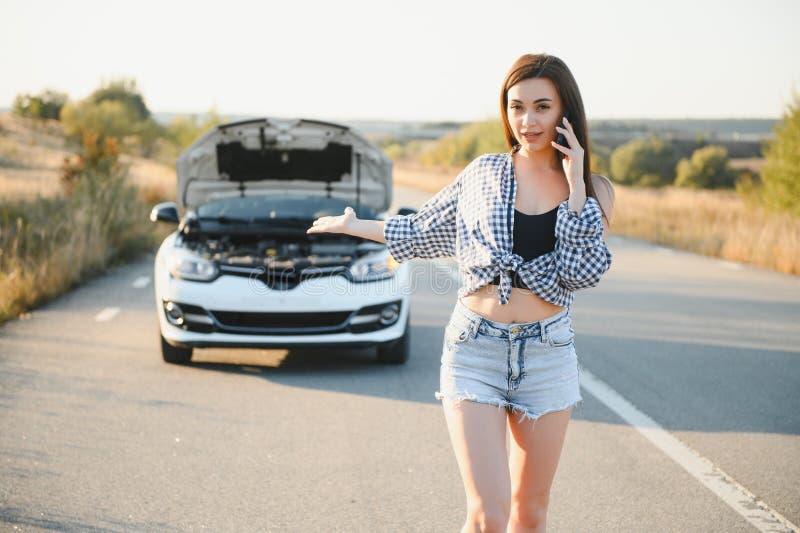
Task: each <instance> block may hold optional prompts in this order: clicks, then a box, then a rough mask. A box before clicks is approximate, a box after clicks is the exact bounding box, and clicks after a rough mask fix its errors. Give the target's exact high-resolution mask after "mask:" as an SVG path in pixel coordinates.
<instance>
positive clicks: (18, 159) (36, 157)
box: [0, 80, 222, 323]
mask: <svg viewBox="0 0 800 533" xmlns="http://www.w3.org/2000/svg"><path fill="white" fill-rule="evenodd" d="M221 121H222V119H221V118H220V117H219V116H217V114H216V113H215V112H213V111H211V112H209V113H207V114H206V115H205V116H196V115H192V116H186V117H177V118H176V119H174V120H173V121H172V122H171V123H170V124H169V125H167V126H163V125H161V124H159V123H157V122H156V121H155V120H154V119H153V117H152V114H151V112H150V110H149V109H148V107H147V104H146V102H145V99H144V97H143V96H142V95H141V93H140V92H139V91H138V89H137V88H136V83H135V82H134V81H133V80H114V81H111V82H110V83H107V84H104V85H102V86H100V87H98V88H97V89H96V90H95V91H93V92H92V93H91V94H90V95H89V96H87V97H86V98H84V99H82V100H78V101H70V100H69V99H68V98H67V95H65V94H63V93H60V92H58V91H54V90H47V91H44V92H42V93H41V94H37V95H33V94H20V95H18V96H17V97H16V98H15V100H14V105H13V114H9V115H2V116H0V187H1V188H2V190H3V194H2V195H1V196H0V323H2V322H4V321H6V320H9V319H12V318H15V317H17V316H22V317H23V318H24V317H25V316H27V314H26V313H27V312H28V311H29V310H31V309H33V308H35V307H36V306H38V305H41V304H42V303H44V302H46V301H47V300H49V299H51V298H53V297H55V296H58V295H59V294H61V293H63V292H65V291H66V290H68V289H70V288H71V287H74V286H75V285H78V284H80V283H81V282H83V281H84V280H86V279H88V278H90V277H92V276H94V275H96V274H98V273H100V272H102V271H103V270H105V269H107V268H108V267H110V266H113V265H116V264H121V263H124V262H126V261H129V260H131V259H133V258H135V257H137V256H138V255H140V254H141V253H143V252H146V251H150V250H153V249H154V248H155V247H156V246H157V245H158V243H160V242H161V240H163V238H164V237H165V236H166V234H167V233H168V232H169V231H171V230H172V228H169V227H166V226H164V225H156V224H153V223H152V222H150V220H149V217H148V215H149V212H150V209H151V207H152V205H153V204H154V203H156V202H159V201H166V200H174V194H175V174H174V159H175V157H176V156H177V155H178V154H179V153H180V151H181V150H182V149H183V148H184V147H186V146H188V145H189V144H191V143H192V142H193V141H194V140H195V139H196V138H197V137H198V136H199V135H201V134H202V133H203V132H204V131H206V130H207V129H208V128H209V127H211V126H213V125H214V124H217V123H220V122H221Z"/></svg>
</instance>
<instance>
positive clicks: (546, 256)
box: [308, 54, 614, 533]
mask: <svg viewBox="0 0 800 533" xmlns="http://www.w3.org/2000/svg"><path fill="white" fill-rule="evenodd" d="M500 111H501V116H502V120H503V124H504V127H505V136H506V140H507V142H508V146H509V148H510V151H509V152H508V153H504V154H485V155H482V156H480V157H478V158H477V159H476V160H474V161H472V162H471V163H470V164H469V165H468V166H467V167H466V168H465V169H464V170H463V171H462V172H461V173H459V175H458V176H457V178H456V180H455V181H454V182H453V183H451V184H449V185H448V186H446V187H445V188H443V189H442V190H441V191H439V192H438V193H437V194H436V195H435V196H433V197H432V198H431V199H430V200H428V201H427V202H426V203H425V204H424V205H423V206H422V207H421V208H420V210H419V211H418V212H417V213H414V214H412V215H395V216H392V217H390V218H388V219H387V220H386V221H385V222H384V221H379V220H358V219H357V218H356V217H355V213H354V212H353V210H352V209H351V208H349V207H348V208H346V209H345V212H344V214H343V215H340V216H335V217H322V218H320V219H317V220H315V221H314V223H313V225H312V227H311V228H309V229H308V233H318V232H335V233H347V234H351V235H357V236H361V237H364V238H368V239H371V240H374V241H378V242H385V243H386V245H387V247H388V249H389V251H390V253H391V254H392V256H393V257H394V258H395V259H396V260H397V261H400V262H402V261H407V260H409V259H411V258H414V257H420V258H432V257H443V256H455V257H456V258H457V260H458V263H459V270H460V272H461V276H462V280H463V284H462V286H461V287H460V288H459V291H458V296H459V298H458V300H457V303H456V306H455V309H454V310H453V313H452V315H451V316H450V320H449V322H448V324H447V327H446V328H445V333H444V345H443V351H442V357H441V368H440V390H439V391H436V393H435V396H436V398H437V399H440V400H442V405H443V408H444V414H445V419H446V422H447V427H448V431H449V433H450V439H451V443H452V445H453V450H454V451H455V454H456V460H457V463H458V466H459V470H460V472H461V476H462V479H463V482H464V489H465V491H466V496H467V519H466V523H465V524H464V526H463V528H462V530H461V531H462V533H466V532H471V531H506V530H507V531H509V532H516V531H545V530H546V518H547V508H548V503H549V496H550V487H551V485H552V482H553V478H554V476H555V471H556V467H557V466H558V461H559V457H560V455H561V449H562V445H563V442H564V437H565V434H566V429H567V424H568V422H569V419H570V416H571V413H572V409H573V407H574V406H575V405H577V404H579V403H580V402H582V401H583V398H582V397H581V395H580V386H579V365H578V358H577V354H576V352H575V346H574V342H573V337H574V331H573V329H572V316H571V314H570V310H569V309H570V305H571V303H572V301H573V293H574V291H576V290H578V289H582V288H587V287H593V286H595V285H597V283H598V282H599V281H600V277H601V276H602V275H603V274H604V273H605V272H606V271H607V270H608V269H609V268H610V266H611V253H610V252H609V251H608V249H607V248H606V245H605V241H604V240H603V235H604V233H606V232H607V231H608V224H609V221H610V219H611V214H612V209H613V203H614V189H613V187H612V185H611V182H610V181H609V180H608V179H607V178H605V177H603V176H599V175H596V174H592V173H591V171H590V168H589V153H590V152H589V139H588V129H587V124H586V115H585V113H584V108H583V102H582V99H581V96H580V92H579V91H578V86H577V83H576V82H575V79H574V78H573V76H572V74H571V72H570V71H569V69H568V68H567V66H566V65H565V64H564V62H563V61H561V60H560V59H559V58H557V57H554V56H550V55H547V54H539V55H532V54H526V55H524V56H522V57H520V58H519V59H518V60H517V61H516V62H515V63H514V64H513V65H512V66H511V69H510V70H509V72H508V74H507V75H506V77H505V80H504V81H503V86H502V90H501V96H500ZM557 140H558V141H559V142H557ZM463 400H467V401H463ZM515 412H516V413H519V415H520V416H519V417H518V418H516V417H514V416H512V414H513V413H515ZM526 419H530V420H531V421H532V422H531V423H526ZM506 423H508V427H509V429H510V432H511V435H512V442H511V445H510V456H507V455H506V431H507V430H506ZM506 528H507V529H506Z"/></svg>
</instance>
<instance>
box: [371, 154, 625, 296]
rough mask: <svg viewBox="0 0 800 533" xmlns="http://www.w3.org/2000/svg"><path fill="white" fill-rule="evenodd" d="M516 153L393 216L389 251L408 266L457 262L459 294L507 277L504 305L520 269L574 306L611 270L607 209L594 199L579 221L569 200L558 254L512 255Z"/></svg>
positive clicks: (560, 219)
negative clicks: (439, 260) (578, 292)
mask: <svg viewBox="0 0 800 533" xmlns="http://www.w3.org/2000/svg"><path fill="white" fill-rule="evenodd" d="M512 153H513V151H512V152H508V153H503V154H486V155H482V156H480V157H478V158H477V159H475V160H474V161H472V162H471V163H470V164H469V165H467V167H466V168H465V169H464V170H462V171H461V172H460V173H459V174H458V176H457V177H456V179H455V181H453V183H450V184H449V185H447V186H446V187H445V188H443V189H442V190H441V191H439V192H438V193H436V194H435V195H434V196H433V197H432V198H430V199H429V200H428V201H427V202H425V204H424V205H423V206H422V207H421V208H420V209H419V211H418V212H416V213H413V214H410V215H394V216H391V217H389V218H387V219H386V221H385V225H384V232H383V235H384V238H385V239H386V246H387V248H388V249H389V252H390V253H391V254H392V257H394V258H395V259H396V260H397V261H398V262H401V263H402V262H405V261H408V260H410V259H413V258H415V257H418V258H425V259H428V258H435V257H455V258H456V259H457V261H458V265H459V267H458V268H459V272H460V274H461V279H462V285H461V287H460V288H459V290H458V296H459V297H461V296H466V295H467V294H469V293H471V292H474V291H476V290H477V289H479V288H481V287H483V286H484V285H487V284H488V283H490V282H491V281H492V280H493V279H494V278H495V276H497V275H500V286H499V291H498V294H499V299H500V303H501V304H502V305H505V304H506V303H508V299H509V297H510V296H511V287H512V281H511V276H512V275H513V274H514V271H516V272H517V274H518V275H519V277H520V278H521V279H522V281H523V282H524V283H525V285H527V286H528V288H529V289H530V290H531V291H532V292H534V293H535V294H537V295H538V296H540V297H541V298H542V299H543V300H545V301H548V302H550V303H553V304H556V305H561V306H564V307H569V306H570V305H571V304H572V301H573V299H574V296H573V292H574V291H576V290H578V289H584V288H587V287H594V286H595V285H597V284H598V283H599V282H600V277H601V276H602V275H603V274H604V273H605V272H606V271H607V270H608V269H609V268H610V267H611V253H610V252H609V251H608V248H606V244H605V241H604V240H603V222H602V219H601V215H602V212H601V211H600V204H599V203H598V202H597V200H596V199H594V198H592V197H587V198H586V203H585V204H584V207H583V211H582V212H581V213H580V214H579V216H575V215H574V214H570V212H569V208H568V203H569V201H568V200H565V201H564V202H562V203H561V204H560V205H559V206H558V211H557V214H556V229H555V237H556V244H555V249H554V250H553V251H551V252H547V253H545V254H543V255H540V256H539V257H535V258H533V259H530V260H528V261H525V260H524V259H523V258H522V257H521V256H520V255H519V254H515V253H513V252H512V248H513V244H514V240H513V231H514V198H515V196H516V186H517V182H516V179H514V165H513V159H512V157H511V154H512Z"/></svg>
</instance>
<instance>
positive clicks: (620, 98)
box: [0, 0, 800, 121]
mask: <svg viewBox="0 0 800 533" xmlns="http://www.w3.org/2000/svg"><path fill="white" fill-rule="evenodd" d="M799 22H800V2H799V1H797V0H761V1H758V2H756V1H740V0H726V1H717V0H713V1H712V0H708V1H705V0H693V1H685V0H670V1H668V2H664V1H654V2H642V1H627V0H624V1H623V0H605V1H582V0H571V1H569V2H540V1H530V0H529V1H527V2H518V1H513V0H508V1H506V2H502V3H495V2H491V3H490V2H472V1H458V2H454V1H449V0H441V1H439V0H425V1H418V0H404V1H403V2H396V1H395V2H382V1H380V0H372V1H369V2H355V1H347V0H336V1H319V2H318V1H313V0H304V1H297V2H292V1H288V0H281V1H260V2H255V1H253V2H245V1H240V0H226V1H224V2H208V1H204V0H195V1H192V2H183V1H172V0H161V1H151V0H140V1H138V2H115V1H113V0H98V1H94V0H91V1H90V0H70V1H68V2H64V1H41V0H24V1H17V0H13V1H12V0H0V107H10V106H11V105H12V103H13V100H14V96H15V95H16V94H18V93H38V92H40V91H42V90H44V89H46V88H54V89H57V90H60V91H63V92H66V93H67V94H68V95H69V97H70V98H71V99H74V100H77V99H81V98H84V97H86V96H87V95H88V94H89V93H91V91H92V90H93V89H95V88H96V87H97V86H99V85H100V84H101V83H103V82H107V81H109V80H111V79H114V78H134V79H135V80H136V82H137V86H138V88H139V89H140V91H141V92H142V94H143V95H144V97H145V99H146V102H147V104H148V106H149V108H150V109H151V110H153V111H156V112H175V113H204V112H206V111H208V110H210V109H212V108H214V109H216V110H217V111H218V112H219V113H220V114H222V115H223V116H225V115H226V114H230V115H266V116H281V117H289V116H300V117H305V118H317V119H327V120H335V119H340V120H345V119H358V120H381V119H383V120H414V121H418V120H422V121H471V120H480V119H483V118H490V117H496V116H498V115H499V108H498V106H499V104H498V100H499V91H500V84H501V83H502V80H503V77H504V76H505V73H506V72H507V70H508V68H509V67H510V66H511V64H512V63H513V62H514V60H516V59H517V57H519V56H520V55H522V54H525V53H541V52H545V53H548V54H552V55H555V56H558V57H560V58H561V59H563V60H564V61H565V62H566V64H567V65H568V66H569V68H570V70H571V71H572V73H573V75H574V76H575V78H576V80H577V82H578V85H579V87H580V91H581V94H582V97H583V100H584V106H585V108H586V112H587V116H588V118H589V119H603V118H609V119H625V118H778V117H780V116H781V114H782V113H783V112H784V111H785V110H786V107H787V105H788V104H789V103H790V102H791V98H792V94H793V91H795V92H797V93H800V59H799V58H800V31H798V30H797V27H798V23H799Z"/></svg>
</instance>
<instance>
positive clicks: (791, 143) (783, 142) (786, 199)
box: [760, 92, 800, 215]
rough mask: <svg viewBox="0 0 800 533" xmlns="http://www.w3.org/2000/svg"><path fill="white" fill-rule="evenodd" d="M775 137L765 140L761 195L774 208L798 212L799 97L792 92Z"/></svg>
mask: <svg viewBox="0 0 800 533" xmlns="http://www.w3.org/2000/svg"><path fill="white" fill-rule="evenodd" d="M792 100H793V102H791V103H790V104H789V105H788V109H787V110H786V111H785V112H784V114H783V119H782V120H781V122H780V123H778V125H777V126H776V127H775V139H774V140H773V141H771V142H768V143H766V146H765V149H764V155H765V159H766V162H765V164H764V167H763V168H762V169H761V184H762V185H761V189H762V190H761V195H760V196H761V198H762V199H763V202H764V203H766V204H767V205H768V206H770V207H772V208H773V209H777V210H780V211H786V212H789V213H793V214H794V215H800V97H798V95H797V93H794V92H793V95H792Z"/></svg>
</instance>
